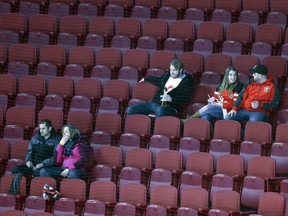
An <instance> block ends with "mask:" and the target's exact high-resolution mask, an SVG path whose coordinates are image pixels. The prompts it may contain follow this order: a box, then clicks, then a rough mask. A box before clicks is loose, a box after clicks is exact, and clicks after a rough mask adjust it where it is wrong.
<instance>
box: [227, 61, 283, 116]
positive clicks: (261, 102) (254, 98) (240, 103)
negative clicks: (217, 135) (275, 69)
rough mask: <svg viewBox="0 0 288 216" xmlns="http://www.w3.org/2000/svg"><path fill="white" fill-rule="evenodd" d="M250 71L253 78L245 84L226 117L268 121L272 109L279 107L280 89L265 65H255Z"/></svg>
mask: <svg viewBox="0 0 288 216" xmlns="http://www.w3.org/2000/svg"><path fill="white" fill-rule="evenodd" d="M249 71H250V73H252V76H253V79H251V80H249V81H248V82H247V83H246V84H245V85H244V87H243V90H242V91H241V92H240V94H239V96H238V99H237V101H236V102H235V103H234V106H233V108H232V110H231V111H230V112H229V113H228V114H227V117H226V119H232V120H236V121H240V122H241V121H248V122H255V121H266V122H267V121H268V120H269V116H270V114H271V111H272V110H273V109H275V108H277V107H278V104H279V89H278V87H277V85H276V84H275V83H274V82H273V76H272V74H268V70H267V67H266V66H265V65H262V64H258V65H255V66H254V67H253V68H251V69H249Z"/></svg>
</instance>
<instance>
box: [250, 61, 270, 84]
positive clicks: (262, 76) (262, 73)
mask: <svg viewBox="0 0 288 216" xmlns="http://www.w3.org/2000/svg"><path fill="white" fill-rule="evenodd" d="M249 71H250V73H252V76H253V80H254V81H255V82H259V83H260V82H263V81H265V80H266V79H267V74H268V69H267V67H266V66H265V65H263V64H257V65H255V66H254V67H253V68H250V69H249Z"/></svg>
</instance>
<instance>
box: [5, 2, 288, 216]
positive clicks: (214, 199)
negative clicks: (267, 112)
mask: <svg viewBox="0 0 288 216" xmlns="http://www.w3.org/2000/svg"><path fill="white" fill-rule="evenodd" d="M287 8H288V1H286V0H270V1H269V0H229V1H227V0H177V1H174V0H173V1H172V0H150V1H144V0H93V1H92V0H79V1H73V0H50V1H38V0H37V1H36V0H33V1H9V0H2V1H0V178H1V179H0V215H23V214H25V215H31V216H32V215H52V214H54V215H68V214H69V215H79V216H89V215H109V216H110V215H128V216H129V215H133V216H134V215H147V216H148V215H178V216H182V215H211V216H212V215H220V214H221V215H230V214H229V213H231V212H233V215H234V213H235V215H247V214H248V212H246V211H247V210H249V213H250V214H257V215H258V214H259V215H279V216H280V215H284V214H285V215H287V214H288V213H287V211H288V208H287V207H286V206H287V205H286V204H285V203H286V202H287V197H288V196H287V191H286V190H287V179H288V177H287V173H288V168H287V163H288V148H287V144H288V139H287V131H288V110H287V109H288V78H287V77H288V71H287V70H288V69H287V61H288V27H287V20H288V18H287V15H288V10H287ZM174 59H179V60H181V61H182V62H183V64H184V68H185V70H186V72H187V73H190V74H192V75H193V78H194V82H193V85H194V91H193V93H192V95H191V101H190V102H189V104H186V105H185V107H184V110H183V117H184V116H185V117H189V116H191V115H192V114H194V113H195V112H196V111H198V110H199V109H200V108H201V107H203V106H204V105H205V104H206V103H207V95H213V93H214V91H215V90H216V88H217V87H218V85H219V83H220V82H221V80H222V78H223V75H224V72H225V69H226V67H227V66H233V67H234V68H236V70H237V71H238V72H239V77H240V80H241V81H242V82H243V83H245V82H247V81H248V80H249V79H250V78H251V74H250V73H249V70H248V69H249V68H252V67H254V66H255V65H256V64H259V63H261V64H264V65H266V66H267V68H268V72H269V73H271V74H272V75H273V77H274V81H275V82H276V83H277V84H278V86H279V90H280V93H281V97H280V103H279V107H278V108H277V109H275V110H273V113H272V115H271V118H270V119H269V123H266V122H252V123H251V122H248V123H241V124H240V123H239V122H236V121H233V120H218V121H215V122H213V123H210V122H209V121H207V120H205V119H201V118H194V119H189V120H188V121H186V122H185V123H183V124H181V121H180V119H179V118H178V117H174V116H165V117H158V118H153V117H150V116H146V115H140V114H139V115H138V114H136V115H126V109H127V107H128V106H131V105H133V104H135V103H140V102H145V101H149V100H151V99H152V98H153V96H154V94H155V92H156V91H157V87H156V86H155V85H153V84H151V83H148V82H139V81H140V80H141V79H142V78H144V77H146V76H161V75H162V74H164V73H166V72H168V71H169V63H170V62H171V61H172V60H174ZM181 115H182V111H181ZM45 118H48V119H50V120H51V121H52V124H53V127H54V128H55V129H56V131H57V132H59V133H61V128H62V126H63V125H64V124H75V125H77V126H78V127H79V128H80V130H81V133H82V134H83V135H86V136H88V138H89V139H90V141H91V154H93V160H92V161H91V164H89V166H88V165H87V167H88V169H89V175H88V178H87V181H83V180H78V179H63V180H61V181H60V180H59V179H50V178H46V177H32V176H23V177H22V179H21V182H20V188H19V192H18V194H10V193H9V189H10V186H11V181H12V179H13V177H14V176H15V174H12V169H13V167H15V166H17V165H20V164H24V163H25V154H26V152H27V149H28V145H29V142H30V140H31V137H32V136H33V135H34V134H35V133H37V129H38V128H37V127H38V123H39V122H40V121H41V120H42V119H45ZM92 149H93V151H92ZM263 167H265V169H264V168H263ZM44 184H49V185H51V186H53V187H55V188H57V189H58V190H59V191H60V193H61V195H62V197H61V198H60V199H59V200H57V201H55V202H50V201H44V199H43V198H42V188H43V186H44ZM272 203H273V204H272ZM271 204H272V206H273V209H270V208H269V206H271ZM231 215H232V214H231Z"/></svg>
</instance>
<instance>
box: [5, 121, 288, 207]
mask: <svg viewBox="0 0 288 216" xmlns="http://www.w3.org/2000/svg"><path fill="white" fill-rule="evenodd" d="M286 127H287V126H286ZM286 129H287V128H286ZM284 145H285V144H284ZM114 148H115V150H116V149H117V147H115V146H114V147H113V146H110V147H103V146H102V147H100V148H99V149H98V150H97V154H96V156H98V157H97V158H96V161H97V162H96V166H95V167H94V168H93V170H92V176H93V173H94V175H96V177H97V175H98V179H97V178H96V181H95V179H92V183H91V185H90V190H89V193H88V194H86V189H85V188H86V187H89V184H88V183H86V184H87V185H86V184H84V181H83V180H69V181H71V182H75V184H76V183H77V184H79V186H80V185H81V188H79V187H77V188H78V189H79V190H81V191H82V192H79V191H78V192H76V191H75V190H72V192H71V193H73V195H72V194H71V193H70V194H68V192H65V193H64V188H62V184H65V183H66V180H64V181H62V182H61V183H60V192H61V193H62V195H63V196H64V197H65V196H67V197H69V198H72V199H74V200H75V199H78V200H79V199H80V200H86V198H87V197H89V199H91V196H92V194H93V196H95V194H94V192H93V191H94V190H93V189H92V187H94V186H95V185H99V186H101V187H104V186H105V185H108V186H109V185H110V186H113V188H114V190H115V191H114V190H113V191H114V192H113V194H115V195H116V184H115V183H112V182H111V180H112V178H111V176H112V175H111V174H108V176H107V173H106V176H102V178H101V176H100V175H101V172H102V174H104V171H103V170H105V169H106V168H105V167H107V168H109V169H110V170H112V169H113V170H114V171H115V170H116V169H115V168H117V167H118V168H117V169H119V168H120V167H122V163H121V161H122V160H119V159H117V158H119V151H117V152H118V153H117V154H115V153H116V151H114V150H113V149H114ZM104 149H106V150H105V151H104ZM102 150H103V151H102ZM137 150H139V152H138V154H135V153H136V152H137ZM140 150H143V151H142V152H141V151H140ZM144 150H145V149H140V148H138V149H135V150H130V152H129V151H128V152H127V156H126V165H125V167H123V168H120V170H121V171H119V173H120V174H119V180H117V181H116V183H117V185H118V187H119V188H120V191H121V187H122V186H124V187H125V185H128V184H131V183H134V184H140V183H142V186H141V187H142V188H143V193H144V194H145V195H146V190H147V196H148V197H149V198H150V204H151V202H153V201H152V200H153V198H152V197H153V196H154V195H152V194H153V190H154V189H155V188H157V187H158V186H157V185H162V186H163V187H167V188H168V187H170V188H172V187H171V185H172V186H173V187H174V189H171V190H174V191H175V193H176V194H178V193H179V197H180V196H181V197H182V193H185V192H184V191H185V190H187V189H189V188H204V189H205V190H207V191H206V192H205V193H206V194H207V203H209V202H212V203H213V195H214V194H216V193H217V191H220V190H225V191H232V190H234V191H237V192H239V194H240V195H241V206H245V207H250V208H253V209H257V208H259V205H258V202H259V199H260V197H261V194H263V193H264V192H265V191H266V190H268V191H271V190H272V191H279V192H280V191H281V193H284V194H285V193H287V192H286V188H287V187H286V186H285V184H287V183H286V182H287V180H286V181H285V180H284V181H283V182H282V183H283V186H282V183H281V186H280V184H279V185H278V184H275V182H274V180H273V178H274V177H275V168H276V166H277V163H278V162H277V161H276V164H275V161H274V159H272V158H271V157H272V156H271V157H270V158H269V157H265V156H260V157H259V156H254V157H253V158H251V159H250V161H249V162H248V168H247V174H245V175H244V174H243V173H244V161H243V158H242V157H241V156H239V155H233V154H226V155H223V156H221V157H219V159H218V161H217V166H216V173H215V174H212V175H211V173H214V172H213V169H214V168H213V156H212V155H210V154H208V153H204V152H202V153H200V152H199V153H191V154H190V155H189V157H188V160H190V162H189V164H190V165H189V167H188V166H187V167H186V170H187V171H185V172H183V173H182V174H181V172H180V173H178V174H181V175H180V178H179V175H177V172H179V171H180V170H182V161H180V163H175V162H176V161H178V157H172V158H171V156H172V155H174V156H176V153H177V151H173V150H167V151H165V150H162V151H160V152H159V153H158V154H157V156H156V168H154V169H153V170H152V172H151V174H149V176H150V175H151V176H150V178H148V181H147V182H146V183H147V187H145V185H146V184H144V186H143V183H144V182H143V181H142V180H141V179H142V177H141V176H146V180H147V173H149V169H148V167H145V169H144V168H143V166H145V165H144V164H146V165H147V164H149V163H150V164H151V162H152V157H151V156H150V162H149V161H146V162H145V160H144V159H142V156H145V155H146V153H145V152H146V151H144ZM146 150H147V149H146ZM132 151H133V152H132ZM130 153H131V154H130ZM144 153H145V154H144ZM120 154H122V153H121V151H120ZM128 154H129V155H130V157H131V159H130V160H128ZM150 154H151V153H150ZM178 154H181V153H179V152H178ZM280 154H281V153H280ZM283 154H287V152H285V153H284V152H282V157H283ZM140 155H142V156H140ZM160 155H161V156H160ZM194 156H195V157H194ZM115 157H116V158H115ZM120 157H121V156H120ZM160 157H161V158H162V159H160ZM192 157H193V159H192ZM158 158H159V159H158ZM190 158H191V159H190ZM172 160H173V161H172ZM113 161H114V162H117V161H118V162H117V163H116V164H114V162H113ZM141 161H142V162H141ZM168 161H169V163H167V162H168ZM220 163H221V165H220ZM264 165H265V168H266V169H264V170H263V169H262V168H263V166H264ZM113 167H114V168H113ZM138 169H139V170H138ZM276 169H277V168H276ZM97 170H98V171H97ZM137 170H138V172H137ZM140 170H142V172H143V173H142V174H141V171H140ZM114 171H113V173H115V172H114ZM176 171H177V172H176ZM110 172H111V171H110ZM116 173H117V172H116ZM137 173H138V174H137ZM145 173H146V174H145ZM245 173H246V172H245ZM109 175H110V177H109ZM210 175H211V176H210ZM137 176H138V177H137ZM169 176H170V177H169ZM173 176H174V177H173ZM177 176H178V181H179V188H178V184H176V185H175V184H174V183H173V182H175V181H173V178H174V179H175V178H177ZM209 176H210V177H209ZM103 177H104V178H103ZM105 177H106V178H105ZM242 178H244V179H243V180H242ZM4 179H6V181H4ZM7 179H8V180H9V179H10V181H11V180H12V177H11V176H10V175H5V176H3V177H2V179H1V192H2V193H3V192H4V193H7V188H8V189H9V187H10V184H3V183H4V182H5V183H6V182H7ZM40 179H41V178H39V179H38V178H33V179H32V182H31V188H30V192H29V193H28V195H32V194H31V193H32V192H31V190H32V188H34V187H33V186H34V185H33V181H37V180H39V181H40ZM233 179H234V180H233ZM268 179H269V180H268ZM283 179H285V177H284V178H283ZM22 180H23V179H22ZM114 180H115V179H114ZM279 180H280V178H278V181H279ZM23 181H24V180H23ZM45 181H46V183H47V182H49V183H50V182H51V181H52V179H51V180H49V181H48V179H45ZM69 181H68V180H67V182H69ZM242 181H243V183H241V182H242ZM54 182H56V181H55V180H54ZM64 182H65V183H64ZM81 182H83V183H81ZM107 182H108V183H107ZM109 182H110V183H109ZM233 182H234V183H233ZM239 183H240V184H239ZM23 184H24V185H26V184H25V183H23ZM67 184H68V183H67ZM71 184H73V183H71ZM8 185H9V186H8ZM51 185H52V186H54V185H55V186H54V187H55V188H56V184H55V183H54V184H52V183H51ZM237 185H238V186H237ZM268 186H269V187H268ZM38 187H40V185H38ZM42 187H43V186H42ZM95 187H96V186H95ZM127 187H129V186H127ZM131 187H132V186H131ZM139 187H140V186H139ZM175 187H176V188H178V192H177V189H176V188H175ZM266 187H267V188H266ZM282 187H283V188H282ZM65 188H66V187H65ZM129 188H130V187H129ZM103 189H104V188H103ZM62 190H63V192H62ZM98 190H99V188H98ZM106 190H107V188H106ZM141 190H142V189H141ZM155 190H156V189H155ZM157 190H158V189H157ZM199 190H200V189H199ZM202 190H203V189H202ZM250 190H252V191H253V193H250V192H251V191H250ZM25 191H26V186H25V187H23V186H22V189H21V187H20V194H22V195H23V196H24V197H25V195H26V192H25ZM33 191H34V190H33ZM37 191H38V193H39V190H37ZM70 191H71V190H70ZM203 191H204V190H203ZM208 192H209V193H208ZM33 193H34V192H33ZM40 193H41V192H40ZM66 193H67V194H66ZM126 193H127V191H126ZM158 193H159V192H158ZM198 193H199V191H198ZM85 194H86V195H85ZM96 194H99V195H100V194H102V193H96ZM104 194H105V193H104ZM128 194H129V193H128ZM128 194H126V195H127V196H128ZM160 194H161V196H163V193H160ZM208 194H210V196H208ZM33 195H35V194H33ZM198 195H199V194H198ZM240 195H239V196H240ZM115 197H116V196H115ZM120 197H121V196H120ZM208 197H209V199H208ZM180 200H181V199H180ZM100 201H103V200H100ZM22 202H23V200H22ZM39 202H40V200H39ZM42 202H43V201H42ZM239 202H240V197H239ZM24 203H25V202H24ZM128 203H129V202H128ZM146 203H149V201H146V196H145V199H143V204H146ZM133 204H134V203H133ZM12 205H13V204H12ZM14 206H15V202H14ZM41 206H43V205H41ZM72 206H73V205H72ZM165 206H166V205H165ZM165 206H164V207H165ZM167 206H171V205H167ZM173 206H174V207H178V206H179V204H178V200H177V199H176V201H175V203H174V205H173ZM239 206H240V203H239ZM6 207H7V206H6ZM78 207H79V206H78ZM187 207H188V206H187ZM31 208H32V207H31ZM72 209H73V211H75V208H72ZM27 211H28V210H27Z"/></svg>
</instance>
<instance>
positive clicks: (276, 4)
mask: <svg viewBox="0 0 288 216" xmlns="http://www.w3.org/2000/svg"><path fill="white" fill-rule="evenodd" d="M287 6H288V4H287V1H285V0H275V1H271V2H270V11H280V12H284V13H286V12H287V11H286V9H285V8H287Z"/></svg>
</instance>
